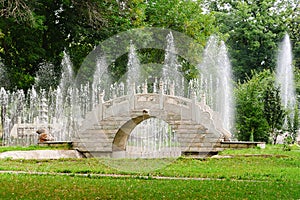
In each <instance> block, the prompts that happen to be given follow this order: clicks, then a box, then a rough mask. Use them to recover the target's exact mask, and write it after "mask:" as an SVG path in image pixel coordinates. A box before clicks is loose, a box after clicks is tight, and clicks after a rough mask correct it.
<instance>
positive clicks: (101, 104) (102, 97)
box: [98, 91, 105, 120]
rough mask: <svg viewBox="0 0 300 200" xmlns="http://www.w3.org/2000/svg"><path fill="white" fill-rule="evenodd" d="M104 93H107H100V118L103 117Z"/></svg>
mask: <svg viewBox="0 0 300 200" xmlns="http://www.w3.org/2000/svg"><path fill="white" fill-rule="evenodd" d="M104 94H105V92H104V91H103V92H102V93H100V94H99V105H98V118H99V120H102V119H103V103H104Z"/></svg>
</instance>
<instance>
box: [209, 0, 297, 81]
mask: <svg viewBox="0 0 300 200" xmlns="http://www.w3.org/2000/svg"><path fill="white" fill-rule="evenodd" d="M291 2H292V1H280V2H278V1H277V0H261V1H234V0H215V1H214V3H212V4H211V3H209V5H210V9H211V10H214V11H215V12H216V18H217V20H218V22H219V23H220V31H221V32H222V33H223V34H227V35H228V40H227V42H226V43H227V45H228V47H229V53H230V55H231V57H232V59H231V61H232V65H233V71H234V75H235V77H236V78H237V79H241V80H244V79H245V77H247V76H250V75H251V70H253V69H255V70H257V71H261V70H263V69H274V68H275V66H276V59H275V58H276V53H277V52H276V49H277V46H278V43H279V41H280V40H281V39H282V38H283V35H284V33H285V32H289V27H288V26H289V24H290V22H289V21H294V19H293V17H292V15H291V13H292V12H291V7H293V3H291ZM296 4H297V3H296ZM296 24H297V23H296ZM296 26H297V25H296ZM293 27H294V29H295V25H293ZM296 29H297V28H296ZM298 29H299V23H298ZM298 32H299V31H298ZM297 35H299V34H298V33H297ZM298 39H299V38H298ZM296 41H297V40H296ZM298 48H299V47H298Z"/></svg>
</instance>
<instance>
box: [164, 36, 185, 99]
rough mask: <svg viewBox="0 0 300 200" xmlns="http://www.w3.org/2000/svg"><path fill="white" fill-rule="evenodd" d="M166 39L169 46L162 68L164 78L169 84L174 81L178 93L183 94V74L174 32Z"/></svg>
mask: <svg viewBox="0 0 300 200" xmlns="http://www.w3.org/2000/svg"><path fill="white" fill-rule="evenodd" d="M166 39H167V47H166V49H165V60H164V65H163V69H162V79H163V80H164V81H165V82H166V83H167V84H168V85H170V84H171V83H174V84H175V88H176V95H179V96H183V88H184V86H183V84H184V83H183V76H182V75H181V74H180V72H179V70H180V68H181V65H180V64H179V63H178V60H177V52H176V47H175V42H174V37H173V34H172V32H170V33H169V34H168V35H167V37H166Z"/></svg>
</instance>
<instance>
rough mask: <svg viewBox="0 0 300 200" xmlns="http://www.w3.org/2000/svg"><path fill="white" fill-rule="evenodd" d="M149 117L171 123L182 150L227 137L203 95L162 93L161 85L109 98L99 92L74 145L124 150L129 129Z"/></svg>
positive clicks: (212, 146)
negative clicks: (154, 88) (97, 101)
mask: <svg viewBox="0 0 300 200" xmlns="http://www.w3.org/2000/svg"><path fill="white" fill-rule="evenodd" d="M150 117H154V118H159V119H162V120H164V121H165V122H167V123H168V124H169V125H170V126H171V127H172V130H174V131H175V132H176V134H177V137H178V140H179V142H180V144H181V151H182V152H185V153H186V152H189V151H191V152H197V151H198V152H201V151H208V150H214V149H216V148H218V147H219V146H220V145H216V144H220V142H221V141H223V140H226V139H227V138H229V137H230V133H229V132H228V131H226V130H224V129H223V128H222V125H221V121H220V119H219V118H218V114H217V113H216V112H214V111H213V110H212V109H210V107H209V106H208V105H206V103H205V97H204V98H203V99H202V100H201V101H200V102H199V101H197V99H196V96H195V95H192V98H191V99H189V98H185V97H179V96H175V95H174V92H173V91H170V94H164V92H163V88H162V87H160V92H159V93H148V91H147V90H146V89H143V93H136V92H135V91H134V90H132V91H131V92H129V93H128V94H127V95H123V96H120V97H117V98H114V99H111V100H108V101H104V100H103V96H101V97H100V102H99V104H98V105H97V106H96V107H95V109H93V110H92V111H91V112H90V113H88V114H87V115H86V118H85V120H84V121H83V122H82V128H81V129H80V131H79V140H77V142H74V146H76V145H77V147H78V148H79V150H82V149H86V151H89V152H98V154H97V155H99V156H101V155H108V156H113V155H114V152H124V151H125V150H126V142H127V140H128V137H129V135H130V134H131V131H132V130H133V129H134V128H135V127H136V126H137V125H138V124H139V123H140V122H142V121H143V120H146V119H148V118H150ZM91 138H94V139H91ZM83 143H84V144H83ZM80 148H81V149H80ZM117 154H118V153H117ZM121 154H122V153H121ZM94 155H95V154H94Z"/></svg>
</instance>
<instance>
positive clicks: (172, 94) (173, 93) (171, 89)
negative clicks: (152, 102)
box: [170, 81, 175, 96]
mask: <svg viewBox="0 0 300 200" xmlns="http://www.w3.org/2000/svg"><path fill="white" fill-rule="evenodd" d="M170 95H171V96H174V95H175V84H174V81H173V82H172V83H171V84H170Z"/></svg>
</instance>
